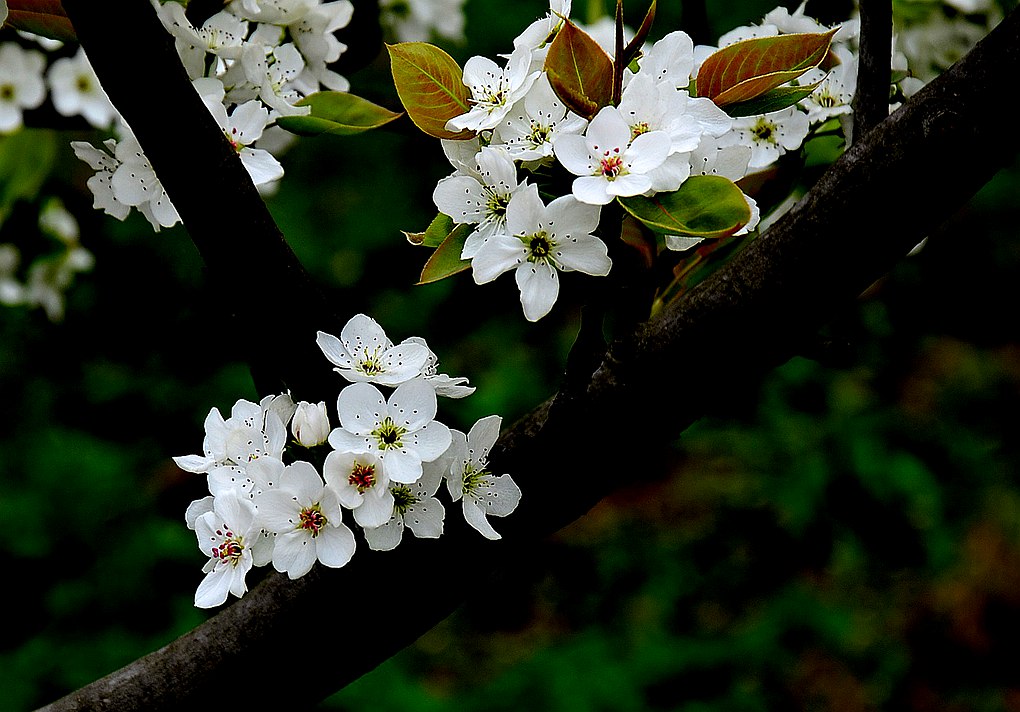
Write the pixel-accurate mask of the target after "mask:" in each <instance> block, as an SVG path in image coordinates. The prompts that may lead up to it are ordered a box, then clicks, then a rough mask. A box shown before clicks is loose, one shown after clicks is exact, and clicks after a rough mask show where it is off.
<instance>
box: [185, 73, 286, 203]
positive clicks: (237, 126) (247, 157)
mask: <svg viewBox="0 0 1020 712" xmlns="http://www.w3.org/2000/svg"><path fill="white" fill-rule="evenodd" d="M194 84H195V88H196V90H198V92H199V94H201V96H202V101H203V103H204V104H205V105H206V108H207V109H209V112H210V113H211V114H212V115H213V118H214V119H216V123H217V125H219V127H220V130H222V131H223V135H224V136H226V138H227V140H228V141H229V142H230V145H231V146H233V148H234V150H235V151H237V155H238V157H239V158H240V159H241V164H242V165H243V166H244V168H245V170H246V171H248V175H249V176H250V177H251V179H252V182H253V183H254V184H255V185H256V186H259V185H262V184H264V183H270V182H272V181H275V180H279V179H280V178H282V177H283V166H282V165H280V162H279V161H278V160H276V158H275V157H274V156H273V154H271V153H270V152H269V151H266V150H265V149H261V148H252V147H251V144H252V143H254V142H255V141H258V140H259V138H261V137H262V132H263V131H264V130H265V128H266V125H267V124H268V123H269V110H268V109H266V108H265V107H264V106H263V105H262V104H261V102H259V101H256V100H251V101H246V102H244V103H243V104H239V105H237V106H235V107H234V108H233V110H232V111H231V112H230V114H229V115H228V114H227V107H226V106H225V105H224V103H223V102H224V95H225V91H224V88H223V83H222V82H221V81H220V80H219V79H215V78H202V79H197V80H195V82H194Z"/></svg>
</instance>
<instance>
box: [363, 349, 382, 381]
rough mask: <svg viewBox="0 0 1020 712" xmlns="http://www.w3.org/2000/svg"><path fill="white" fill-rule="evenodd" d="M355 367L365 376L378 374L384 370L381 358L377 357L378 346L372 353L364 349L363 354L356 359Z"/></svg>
mask: <svg viewBox="0 0 1020 712" xmlns="http://www.w3.org/2000/svg"><path fill="white" fill-rule="evenodd" d="M357 368H358V370H359V371H361V372H362V373H363V374H365V375H366V376H378V375H379V374H380V373H382V372H383V371H385V370H386V367H385V366H384V365H383V363H382V360H381V359H380V358H379V347H376V349H375V351H373V352H372V353H369V352H368V349H365V353H364V356H362V359H361V360H360V361H358V364H357Z"/></svg>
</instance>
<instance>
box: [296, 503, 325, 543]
mask: <svg viewBox="0 0 1020 712" xmlns="http://www.w3.org/2000/svg"><path fill="white" fill-rule="evenodd" d="M299 517H300V518H299V520H298V529H304V530H305V531H306V532H308V533H309V534H311V535H312V536H313V537H317V536H319V532H320V531H322V529H323V527H325V526H326V525H327V524H329V520H328V519H326V515H325V514H323V513H322V509H321V508H320V507H319V504H318V503H315V504H313V505H312V506H311V507H305V508H304V509H302V510H301V514H300V515H299Z"/></svg>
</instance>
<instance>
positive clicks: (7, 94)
mask: <svg viewBox="0 0 1020 712" xmlns="http://www.w3.org/2000/svg"><path fill="white" fill-rule="evenodd" d="M13 98H14V85H13V84H0V99H3V100H5V101H7V100H10V99H13Z"/></svg>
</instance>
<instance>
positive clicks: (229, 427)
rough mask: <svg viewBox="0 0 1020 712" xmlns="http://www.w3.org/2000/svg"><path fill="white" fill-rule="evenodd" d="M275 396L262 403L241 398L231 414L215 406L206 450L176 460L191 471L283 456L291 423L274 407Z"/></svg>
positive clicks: (208, 418) (207, 422) (207, 420)
mask: <svg viewBox="0 0 1020 712" xmlns="http://www.w3.org/2000/svg"><path fill="white" fill-rule="evenodd" d="M275 400H276V397H275V396H267V397H265V398H263V399H262V400H261V401H260V402H259V403H253V402H252V401H249V400H246V399H244V398H241V399H238V400H237V402H236V403H234V405H233V407H232V408H231V409H230V417H228V418H224V417H223V415H222V414H221V413H220V411H219V408H216V407H213V408H211V409H210V410H209V413H208V415H206V417H205V423H204V426H205V438H204V439H203V441H202V454H201V455H182V456H177V457H174V458H173V460H174V462H175V463H176V464H177V466H178V467H180V468H181V469H182V470H185V471H187V472H194V473H207V472H209V471H210V470H212V469H213V468H214V467H218V466H224V465H236V466H239V467H245V466H247V465H248V464H249V463H251V462H252V461H254V460H257V459H259V458H261V457H264V456H268V457H270V458H273V459H277V460H279V459H281V458H282V457H283V449H284V448H285V447H286V445H287V427H286V425H285V424H284V421H283V419H281V417H280V415H279V413H278V411H277V410H275V409H274V402H275Z"/></svg>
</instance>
